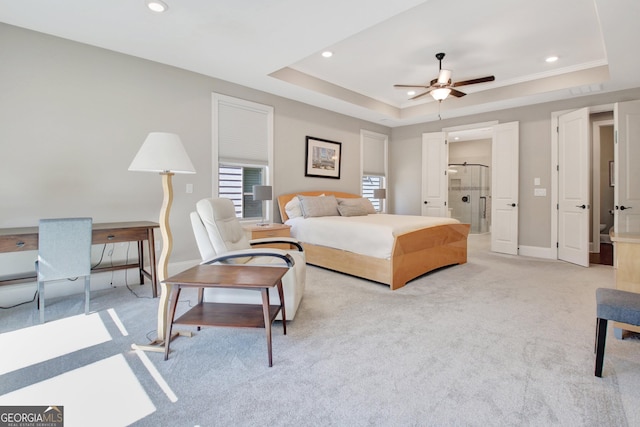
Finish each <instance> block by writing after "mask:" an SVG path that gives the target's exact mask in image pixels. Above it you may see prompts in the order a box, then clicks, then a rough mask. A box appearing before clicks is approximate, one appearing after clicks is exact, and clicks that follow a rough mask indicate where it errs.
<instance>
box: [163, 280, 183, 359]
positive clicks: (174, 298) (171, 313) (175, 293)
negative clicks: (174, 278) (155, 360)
mask: <svg viewBox="0 0 640 427" xmlns="http://www.w3.org/2000/svg"><path fill="white" fill-rule="evenodd" d="M179 297H180V285H173V289H172V292H171V305H170V307H169V310H168V311H167V326H166V328H165V329H166V331H165V337H164V360H167V359H169V344H170V343H171V329H172V327H173V319H174V318H175V315H176V306H177V305H178V298H179Z"/></svg>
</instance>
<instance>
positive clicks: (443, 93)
mask: <svg viewBox="0 0 640 427" xmlns="http://www.w3.org/2000/svg"><path fill="white" fill-rule="evenodd" d="M450 93H451V89H449V88H446V87H441V88H438V89H434V90H432V91H431V96H432V97H433V99H435V100H436V101H444V100H445V99H447V96H449V94H450Z"/></svg>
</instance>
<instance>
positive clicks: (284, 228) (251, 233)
mask: <svg viewBox="0 0 640 427" xmlns="http://www.w3.org/2000/svg"><path fill="white" fill-rule="evenodd" d="M242 228H244V231H245V233H246V234H247V238H248V239H249V240H251V239H264V238H266V237H291V233H290V230H291V226H290V225H286V224H267V225H255V224H252V225H243V226H242ZM260 247H269V248H277V249H285V250H286V249H290V246H289V245H288V244H284V243H283V244H273V245H260Z"/></svg>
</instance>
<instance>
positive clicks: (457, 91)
mask: <svg viewBox="0 0 640 427" xmlns="http://www.w3.org/2000/svg"><path fill="white" fill-rule="evenodd" d="M450 89H451V88H450ZM449 95H451V96H455V97H456V98H461V97H463V96H465V95H466V93H464V92H460V91H459V90H456V89H451V93H449Z"/></svg>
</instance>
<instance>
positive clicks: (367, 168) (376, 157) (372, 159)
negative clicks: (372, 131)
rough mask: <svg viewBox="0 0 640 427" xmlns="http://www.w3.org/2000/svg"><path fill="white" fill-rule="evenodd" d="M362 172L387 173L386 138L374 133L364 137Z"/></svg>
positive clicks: (370, 173)
mask: <svg viewBox="0 0 640 427" xmlns="http://www.w3.org/2000/svg"><path fill="white" fill-rule="evenodd" d="M362 144H363V145H362V173H363V174H364V175H380V176H384V175H385V171H386V168H385V158H386V153H385V140H384V139H380V138H376V137H375V136H373V135H367V134H365V135H363V137H362Z"/></svg>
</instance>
